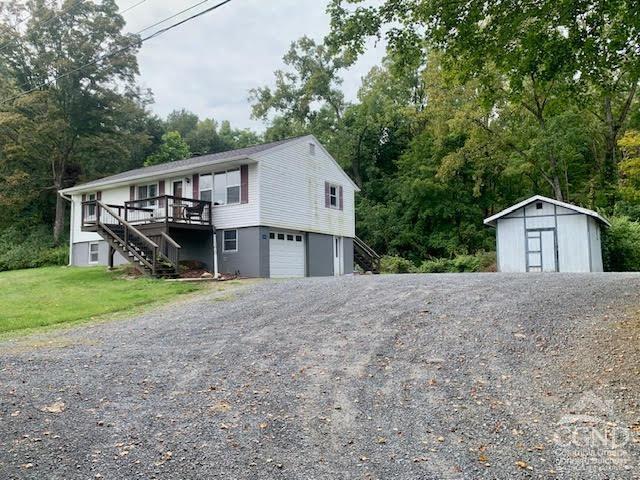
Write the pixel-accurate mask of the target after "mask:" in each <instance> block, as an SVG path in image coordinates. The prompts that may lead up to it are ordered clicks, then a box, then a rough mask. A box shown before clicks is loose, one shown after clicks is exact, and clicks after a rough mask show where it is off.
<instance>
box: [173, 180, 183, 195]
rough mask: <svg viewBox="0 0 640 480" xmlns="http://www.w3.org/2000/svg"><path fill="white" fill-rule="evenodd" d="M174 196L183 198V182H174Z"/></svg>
mask: <svg viewBox="0 0 640 480" xmlns="http://www.w3.org/2000/svg"><path fill="white" fill-rule="evenodd" d="M173 196H174V197H182V180H178V181H176V182H173Z"/></svg>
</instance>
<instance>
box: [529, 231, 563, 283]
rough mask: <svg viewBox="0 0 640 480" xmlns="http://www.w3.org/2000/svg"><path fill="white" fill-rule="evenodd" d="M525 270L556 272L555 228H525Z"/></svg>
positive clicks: (556, 247)
mask: <svg viewBox="0 0 640 480" xmlns="http://www.w3.org/2000/svg"><path fill="white" fill-rule="evenodd" d="M526 255H527V272H557V271H558V243H557V241H556V229H555V228H539V229H528V230H527V253H526Z"/></svg>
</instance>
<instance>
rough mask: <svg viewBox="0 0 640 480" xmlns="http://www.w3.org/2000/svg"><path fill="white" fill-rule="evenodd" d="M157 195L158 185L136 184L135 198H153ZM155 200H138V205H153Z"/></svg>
mask: <svg viewBox="0 0 640 480" xmlns="http://www.w3.org/2000/svg"><path fill="white" fill-rule="evenodd" d="M157 196H158V185H156V184H155V183H152V184H150V185H138V198H137V200H145V199H147V198H153V197H157ZM155 204H156V201H155V200H149V201H146V202H138V206H140V207H146V206H147V205H151V206H153V205H155Z"/></svg>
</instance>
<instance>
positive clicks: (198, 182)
mask: <svg viewBox="0 0 640 480" xmlns="http://www.w3.org/2000/svg"><path fill="white" fill-rule="evenodd" d="M356 191H358V187H357V186H356V184H355V183H354V182H353V181H351V179H350V178H349V177H348V176H347V174H346V173H345V172H344V171H343V170H342V168H340V166H339V165H338V163H337V162H336V161H335V159H334V158H333V157H332V156H331V155H330V154H329V153H328V152H327V151H326V150H325V149H324V148H323V146H322V145H321V144H320V142H318V140H317V139H316V138H315V137H313V136H311V135H309V136H304V137H299V138H293V139H288V140H282V141H278V142H272V143H267V144H264V145H257V146H253V147H248V148H243V149H239V150H233V151H228V152H223V153H215V154H210V155H204V156H200V157H194V158H189V159H186V160H180V161H175V162H170V163H165V164H161V165H154V166H150V167H145V168H139V169H136V170H131V171H128V172H123V173H119V174H116V175H112V176H110V177H106V178H102V179H99V180H95V181H92V182H89V183H85V184H82V185H77V186H74V187H71V188H67V189H65V190H63V191H61V195H62V196H64V197H65V198H67V199H68V200H70V202H71V241H70V245H71V251H70V263H71V264H72V265H79V266H80V265H110V266H113V265H116V264H122V263H125V262H132V263H133V264H135V265H136V266H137V267H138V268H139V269H141V270H143V271H144V272H146V273H148V274H151V275H156V276H172V275H175V274H176V273H177V272H178V270H179V269H178V265H179V264H180V263H181V262H182V263H185V262H188V263H191V264H199V265H203V266H205V267H206V269H208V270H209V271H211V272H215V273H218V272H220V273H231V274H238V275H241V276H245V277H303V276H329V275H344V274H350V273H352V272H353V269H354V248H355V249H356V254H355V257H356V260H359V261H360V262H361V263H366V261H368V262H375V258H373V257H372V256H371V255H370V254H368V253H367V252H368V250H367V248H368V247H366V245H364V244H362V243H361V242H360V241H359V240H358V239H357V238H356V236H355V212H354V201H355V192H356ZM354 243H355V245H354ZM369 269H370V268H369Z"/></svg>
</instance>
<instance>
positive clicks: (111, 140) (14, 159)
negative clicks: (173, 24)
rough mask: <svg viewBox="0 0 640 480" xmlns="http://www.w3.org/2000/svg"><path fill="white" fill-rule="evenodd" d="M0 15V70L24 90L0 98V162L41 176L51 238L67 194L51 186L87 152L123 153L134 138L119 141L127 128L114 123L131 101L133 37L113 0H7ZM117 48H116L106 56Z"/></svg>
mask: <svg viewBox="0 0 640 480" xmlns="http://www.w3.org/2000/svg"><path fill="white" fill-rule="evenodd" d="M1 15H2V23H3V25H2V28H0V45H2V48H0V65H2V67H1V68H2V74H3V76H4V75H6V76H7V77H8V78H10V79H11V83H12V85H14V88H15V89H16V91H17V92H18V93H19V94H22V95H24V96H21V97H19V98H17V99H14V98H13V97H12V96H8V97H3V98H2V99H0V134H1V135H2V150H3V154H2V155H3V156H2V159H3V166H2V169H3V170H5V171H10V172H11V171H13V172H19V171H21V170H22V171H26V172H27V173H28V174H29V175H34V176H36V177H40V176H41V178H33V186H34V188H36V189H37V190H38V191H39V192H49V193H50V195H51V196H52V197H53V196H55V198H54V199H53V202H54V205H55V206H54V221H53V234H54V237H55V239H56V240H57V241H58V240H60V238H61V236H62V232H63V228H64V224H65V208H66V201H65V200H64V199H63V198H61V197H59V196H58V195H57V192H58V191H59V190H61V189H63V188H65V187H68V186H70V185H73V184H74V183H75V182H76V181H77V179H78V178H80V177H81V176H83V175H85V174H86V173H87V172H86V170H87V164H88V161H89V160H88V158H87V155H86V154H87V152H92V155H91V157H92V158H94V159H95V158H96V157H99V156H101V155H114V154H117V155H128V153H129V152H128V151H127V150H128V148H127V144H129V143H130V144H133V143H135V140H132V139H130V141H129V142H128V141H124V142H123V137H124V136H128V135H127V133H128V132H123V131H122V130H121V129H120V128H119V127H120V125H118V122H119V120H121V118H120V117H119V115H118V113H117V112H118V110H119V109H120V108H122V107H123V105H124V104H136V103H138V98H137V97H138V93H139V92H137V90H135V89H134V88H133V86H134V79H135V75H136V74H137V73H138V66H137V62H136V52H137V48H138V44H139V38H138V37H136V36H134V35H129V34H125V33H123V28H124V24H125V23H124V20H123V18H122V17H121V16H120V15H119V14H118V6H117V5H116V3H115V1H114V0H104V1H103V2H100V3H94V2H76V1H74V0H67V1H64V2H62V4H58V3H51V2H46V1H44V0H31V1H28V2H26V3H25V2H21V1H18V0H10V1H8V2H5V3H4V4H3V7H2V10H1ZM21 19H27V20H26V21H24V22H20V20H21ZM117 50H123V51H121V52H120V53H118V54H117V55H113V52H115V51H117ZM103 158H104V157H103ZM19 165H21V166H22V167H19ZM27 165H29V166H31V167H33V168H29V169H25V168H24V166H27Z"/></svg>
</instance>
